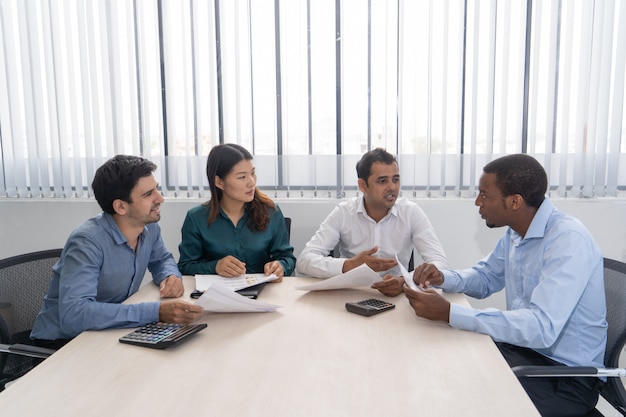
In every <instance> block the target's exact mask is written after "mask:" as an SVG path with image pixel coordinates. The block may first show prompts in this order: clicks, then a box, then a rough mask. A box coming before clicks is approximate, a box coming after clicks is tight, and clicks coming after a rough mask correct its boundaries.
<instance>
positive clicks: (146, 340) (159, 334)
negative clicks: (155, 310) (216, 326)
mask: <svg viewBox="0 0 626 417" xmlns="http://www.w3.org/2000/svg"><path fill="white" fill-rule="evenodd" d="M206 326H207V325H206V323H201V324H188V325H182V324H173V323H163V322H160V321H155V322H152V323H148V324H146V325H144V326H142V327H140V328H138V329H135V330H133V331H132V332H130V333H128V334H127V335H125V336H122V337H120V339H119V340H120V342H121V343H128V344H131V345H137V346H144V347H149V348H154V349H165V348H168V347H170V346H173V345H176V344H179V343H181V342H182V341H184V340H187V339H188V338H189V337H190V336H192V335H194V334H196V333H198V332H199V331H200V330H202V329H204V328H206Z"/></svg>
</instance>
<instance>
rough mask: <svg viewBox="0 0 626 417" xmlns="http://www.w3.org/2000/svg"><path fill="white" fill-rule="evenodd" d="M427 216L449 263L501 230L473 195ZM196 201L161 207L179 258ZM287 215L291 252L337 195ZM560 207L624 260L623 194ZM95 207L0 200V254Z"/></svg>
mask: <svg viewBox="0 0 626 417" xmlns="http://www.w3.org/2000/svg"><path fill="white" fill-rule="evenodd" d="M415 201H416V202H417V203H418V204H419V205H420V206H421V207H422V208H423V209H424V211H425V212H426V214H427V215H428V216H429V218H430V220H431V222H432V223H433V225H434V227H435V229H436V231H437V234H438V236H439V239H440V240H441V243H442V245H443V247H444V249H445V251H446V254H447V255H448V258H449V261H450V265H451V267H452V268H466V267H470V266H472V265H473V264H474V263H475V262H476V261H477V260H478V259H480V258H481V257H483V256H484V255H486V254H487V253H489V251H490V250H491V248H492V247H493V245H494V244H495V242H496V241H497V239H498V238H499V237H500V236H501V235H502V233H503V232H504V229H502V228H500V229H489V228H487V227H486V226H485V224H484V221H483V220H482V219H481V218H480V216H478V209H477V208H476V207H475V206H474V202H473V200H472V199H450V198H446V199H436V198H430V199H420V200H415ZM201 202H202V201H201V200H182V199H167V200H166V201H165V203H164V204H163V206H162V210H161V222H160V225H161V228H162V230H163V238H164V240H165V244H166V245H167V247H168V248H169V249H170V250H171V251H172V253H173V254H174V257H175V258H176V259H178V243H179V241H180V226H181V225H182V222H183V219H184V218H185V213H186V211H187V210H188V209H189V208H191V207H193V206H194V205H197V204H199V203H201ZM276 202H277V203H278V204H279V206H280V207H281V209H282V210H283V213H284V214H285V216H289V217H291V218H292V224H291V243H292V245H293V246H294V248H295V254H296V256H297V255H298V254H299V253H300V252H301V251H302V248H303V247H304V245H305V243H306V242H307V241H308V239H309V238H310V237H311V236H312V235H313V233H315V230H316V229H317V227H318V225H319V223H320V222H321V221H322V220H323V219H324V217H326V215H327V214H328V213H329V212H330V211H331V210H332V208H333V207H334V206H335V205H336V204H337V200H322V199H315V200H296V199H282V200H281V199H278V200H276ZM553 203H554V204H555V205H556V207H557V208H559V209H560V210H562V211H565V212H567V213H570V214H572V215H574V216H575V217H578V218H579V219H580V220H581V221H582V222H583V223H584V224H585V225H586V226H587V228H588V229H589V230H590V231H591V233H592V234H593V236H594V237H595V239H596V241H597V242H598V244H599V245H600V248H601V249H602V251H603V253H604V256H606V257H609V258H614V259H618V260H621V261H626V215H625V214H626V199H622V198H619V199H590V200H579V199H567V200H566V199H553ZM99 212H100V209H99V207H98V205H97V203H96V202H95V201H93V200H89V201H85V200H60V199H50V200H46V199H35V200H17V199H16V200H11V199H2V200H0V237H1V239H0V259H2V258H6V257H9V256H13V255H17V254H20V253H24V252H31V251H36V250H43V249H50V248H56V247H62V246H63V244H64V243H65V240H66V238H67V236H68V235H69V233H70V232H71V231H72V230H73V229H74V227H76V226H77V225H78V224H79V223H80V222H82V221H83V220H84V219H86V218H88V217H90V216H92V215H95V214H97V213H99ZM472 304H473V305H475V306H478V307H485V306H487V305H489V306H494V307H498V308H503V298H502V296H501V295H498V296H494V297H490V299H488V300H481V301H474V300H472Z"/></svg>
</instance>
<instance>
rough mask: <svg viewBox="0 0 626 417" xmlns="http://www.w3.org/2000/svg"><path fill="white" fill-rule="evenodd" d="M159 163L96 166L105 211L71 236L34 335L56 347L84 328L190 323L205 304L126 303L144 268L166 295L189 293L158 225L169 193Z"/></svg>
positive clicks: (131, 159)
mask: <svg viewBox="0 0 626 417" xmlns="http://www.w3.org/2000/svg"><path fill="white" fill-rule="evenodd" d="M155 170H156V165H155V164H153V163H152V162H150V161H148V160H146V159H144V158H140V157H135V156H126V155H118V156H115V157H114V158H112V159H110V160H109V161H107V162H106V163H105V164H104V165H102V166H101V167H100V168H98V170H97V171H96V174H95V176H94V180H93V183H92V188H93V191H94V195H95V197H96V200H97V201H98V204H99V205H100V207H101V208H102V210H103V213H101V214H99V215H97V216H95V217H93V218H91V219H88V220H87V221H85V222H84V223H82V224H81V225H79V226H78V227H77V228H76V229H75V230H74V231H73V232H72V233H71V235H70V237H69V238H68V240H67V242H66V244H65V247H64V248H63V252H62V254H61V258H60V259H59V261H58V262H57V263H56V265H54V267H53V268H52V274H53V275H52V280H51V282H50V287H49V289H48V294H47V295H46V296H45V298H44V304H43V307H42V309H41V311H40V312H39V315H38V316H37V319H36V321H35V324H34V326H33V330H32V332H31V335H30V337H31V339H33V340H34V341H35V343H36V344H38V345H40V346H46V347H53V348H57V347H60V346H62V345H63V344H64V343H66V342H67V341H68V340H70V339H72V338H73V337H75V336H76V335H78V334H79V333H81V332H82V331H84V330H97V329H106V328H113V327H118V328H119V327H138V326H141V325H144V324H146V323H150V322H153V321H157V320H160V321H164V322H170V323H180V324H188V323H190V322H192V321H193V320H194V319H196V318H197V317H198V316H199V315H200V314H201V313H202V308H201V307H199V306H195V305H193V304H190V303H187V302H184V301H170V302H158V301H155V302H145V303H139V304H121V303H122V302H123V301H124V300H126V299H127V298H128V297H130V296H131V295H133V294H134V293H135V292H137V290H138V289H139V287H140V285H141V283H142V281H143V278H144V275H145V273H146V269H149V270H150V272H151V274H152V280H153V281H154V283H155V284H157V285H159V287H160V295H161V297H162V298H176V297H180V296H182V295H183V292H184V287H183V283H182V278H181V274H180V272H179V271H178V267H177V266H176V262H175V261H174V258H173V256H172V254H171V253H170V252H169V251H168V250H167V248H166V247H165V245H164V243H163V240H162V238H161V228H160V227H159V225H158V224H157V222H158V221H159V219H160V218H161V214H160V207H161V203H163V197H162V196H161V193H160V192H159V191H158V189H157V186H158V184H157V182H156V180H155V178H154V176H153V175H152V173H153V172H154V171H155Z"/></svg>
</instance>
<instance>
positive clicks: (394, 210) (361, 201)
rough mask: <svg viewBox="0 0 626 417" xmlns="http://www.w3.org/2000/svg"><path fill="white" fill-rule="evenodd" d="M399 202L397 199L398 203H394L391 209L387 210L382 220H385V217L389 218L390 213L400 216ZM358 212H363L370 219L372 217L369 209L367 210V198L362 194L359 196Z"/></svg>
mask: <svg viewBox="0 0 626 417" xmlns="http://www.w3.org/2000/svg"><path fill="white" fill-rule="evenodd" d="M397 203H398V200H396V203H394V205H393V206H392V207H391V209H390V210H389V211H388V212H387V214H385V217H383V218H382V219H381V221H383V220H384V219H386V218H388V217H389V216H390V215H392V216H395V217H398V207H397ZM356 212H357V213H361V214H362V215H363V216H364V217H367V218H368V219H371V217H370V215H369V214H367V211H366V210H365V198H363V196H362V195H360V196H358V197H357V208H356ZM372 220H373V219H372Z"/></svg>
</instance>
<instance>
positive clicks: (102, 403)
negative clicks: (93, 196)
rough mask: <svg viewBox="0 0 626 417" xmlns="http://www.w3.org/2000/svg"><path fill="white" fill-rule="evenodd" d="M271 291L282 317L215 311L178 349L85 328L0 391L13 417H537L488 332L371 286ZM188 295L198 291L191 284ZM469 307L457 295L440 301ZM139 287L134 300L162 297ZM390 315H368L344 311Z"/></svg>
mask: <svg viewBox="0 0 626 417" xmlns="http://www.w3.org/2000/svg"><path fill="white" fill-rule="evenodd" d="M312 282H316V280H315V279H313V278H300V277H285V279H284V280H283V282H282V283H275V284H267V285H266V287H265V289H264V290H263V292H262V293H261V295H260V297H259V301H263V302H267V303H273V304H278V305H280V306H281V307H280V308H278V309H277V310H276V311H274V312H255V313H209V312H205V313H203V315H202V316H201V317H200V318H199V319H198V320H197V321H196V322H198V323H200V322H205V323H207V324H208V327H207V328H205V329H204V330H202V331H200V332H199V333H197V334H196V335H194V336H192V337H191V338H189V340H186V341H184V342H183V343H182V344H180V345H177V346H174V347H171V348H168V349H164V350H159V349H150V348H145V347H140V346H133V345H128V344H122V343H119V341H118V339H119V338H120V337H121V336H123V335H125V334H126V333H128V332H129V331H130V330H129V329H109V330H101V331H87V332H83V333H82V334H80V335H79V336H78V337H76V338H75V339H74V340H72V341H71V342H70V343H68V344H67V345H66V346H65V347H63V348H62V349H60V350H59V351H57V352H56V353H54V354H53V355H52V356H51V357H49V358H48V359H46V360H45V361H44V362H43V363H42V364H40V365H39V366H37V367H36V368H35V369H33V370H32V371H31V372H29V373H28V374H27V375H25V376H24V377H22V378H20V379H19V380H17V381H16V382H15V383H13V384H12V385H10V386H9V387H7V389H6V390H5V391H4V392H2V393H0V414H2V415H6V416H63V417H67V416H150V417H154V416H181V415H187V416H279V417H280V416H299V417H301V416H350V417H353V416H463V417H471V416H477V417H478V416H480V417H486V416H507V417H515V416H523V417H532V416H538V415H539V414H538V412H537V411H536V409H535V408H534V406H533V404H532V402H531V401H530V399H529V398H528V396H527V395H526V393H525V392H524V390H523V389H522V387H521V385H520V384H519V382H518V381H517V379H516V377H515V376H514V375H513V373H512V372H511V370H510V368H509V367H508V365H507V364H506V362H505V361H504V359H503V358H502V356H501V355H500V353H499V352H498V350H497V348H496V346H495V344H494V343H493V341H492V340H491V339H490V338H489V337H488V336H486V335H482V334H477V333H472V332H467V331H463V330H457V329H453V328H451V327H450V326H448V325H447V324H446V323H440V322H431V321H428V320H425V319H422V318H419V317H417V316H416V315H415V314H414V312H413V310H412V309H411V307H410V305H409V304H408V301H407V299H406V298H405V297H404V295H400V296H398V297H393V298H392V297H386V296H384V295H382V294H381V293H379V292H378V291H376V290H373V289H371V288H369V287H359V288H350V289H337V290H327V291H302V290H298V289H296V288H295V286H296V285H299V284H308V283H312ZM184 284H185V289H186V290H185V294H184V296H183V297H182V298H183V299H185V300H188V301H189V302H194V300H192V299H191V298H190V297H189V294H190V292H191V291H192V290H193V288H194V279H193V277H184ZM444 295H445V297H447V298H448V299H449V300H450V301H451V302H453V303H461V304H467V302H468V301H467V299H466V298H465V296H463V295H462V294H444ZM158 298H159V293H158V288H157V287H156V286H155V285H153V284H152V283H149V284H146V285H144V286H143V287H142V288H141V289H140V291H139V292H138V293H137V294H135V295H134V296H133V297H131V298H130V299H129V300H128V301H127V302H132V303H135V302H142V301H154V300H157V299H158ZM366 298H378V299H381V300H385V301H390V302H392V303H394V304H396V307H395V309H393V310H389V311H385V312H383V313H380V314H377V315H374V316H371V317H364V316H360V315H357V314H354V313H351V312H348V311H347V310H346V308H345V303H346V302H354V301H359V300H363V299H366Z"/></svg>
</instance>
